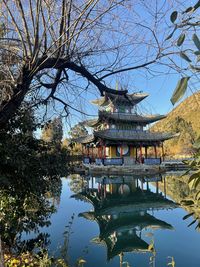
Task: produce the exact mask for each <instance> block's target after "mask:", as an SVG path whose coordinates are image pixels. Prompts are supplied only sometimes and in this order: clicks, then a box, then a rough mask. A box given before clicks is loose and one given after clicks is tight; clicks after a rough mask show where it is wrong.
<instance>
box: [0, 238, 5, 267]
mask: <svg viewBox="0 0 200 267" xmlns="http://www.w3.org/2000/svg"><path fill="white" fill-rule="evenodd" d="M0 267H5V264H4V255H3V248H2V242H1V236H0Z"/></svg>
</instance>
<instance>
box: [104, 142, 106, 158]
mask: <svg viewBox="0 0 200 267" xmlns="http://www.w3.org/2000/svg"><path fill="white" fill-rule="evenodd" d="M105 158H106V144H104V159H105Z"/></svg>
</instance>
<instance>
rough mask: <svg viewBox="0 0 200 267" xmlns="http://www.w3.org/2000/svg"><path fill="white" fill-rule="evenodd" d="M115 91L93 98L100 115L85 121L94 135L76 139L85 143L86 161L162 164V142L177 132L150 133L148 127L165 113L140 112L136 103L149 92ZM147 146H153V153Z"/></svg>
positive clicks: (83, 148)
mask: <svg viewBox="0 0 200 267" xmlns="http://www.w3.org/2000/svg"><path fill="white" fill-rule="evenodd" d="M113 91H114V90H113ZM115 92H116V93H113V92H112V93H105V95H104V96H103V97H101V98H99V99H96V100H93V101H92V103H93V104H94V105H97V106H98V118H97V119H92V120H86V121H84V122H82V124H83V125H85V126H89V127H92V128H93V133H92V134H89V135H87V136H81V137H79V138H78V139H77V140H76V142H79V143H81V144H82V146H83V147H82V151H83V154H84V157H85V158H84V163H91V162H96V164H99V165H100V164H102V163H103V165H123V164H124V165H132V164H137V163H145V164H149V165H150V164H160V163H161V160H162V159H164V148H163V142H164V141H165V140H168V139H170V138H172V137H174V135H173V134H170V133H160V132H150V131H149V130H148V126H149V124H151V123H154V122H156V121H159V120H161V119H163V118H165V117H166V116H164V115H141V114H139V113H138V106H137V104H138V103H139V102H141V101H142V100H144V99H145V98H146V97H147V96H148V94H146V93H132V94H128V92H127V91H115ZM122 92H124V93H122ZM148 148H153V149H151V156H150V155H149V154H148ZM158 148H159V151H158ZM152 151H153V156H152ZM158 152H159V153H158ZM158 155H160V156H158Z"/></svg>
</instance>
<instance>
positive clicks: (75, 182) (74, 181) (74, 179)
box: [69, 174, 87, 193]
mask: <svg viewBox="0 0 200 267" xmlns="http://www.w3.org/2000/svg"><path fill="white" fill-rule="evenodd" d="M86 184H87V181H86V180H84V179H83V177H81V176H80V175H79V174H71V175H70V180H69V187H70V189H71V191H72V192H74V193H78V192H80V191H81V190H82V189H83V188H84V187H85V185H86Z"/></svg>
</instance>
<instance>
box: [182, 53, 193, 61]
mask: <svg viewBox="0 0 200 267" xmlns="http://www.w3.org/2000/svg"><path fill="white" fill-rule="evenodd" d="M180 57H182V58H183V59H185V60H186V61H187V62H192V61H191V60H190V59H189V57H188V56H187V55H186V54H185V53H184V52H180Z"/></svg>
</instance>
